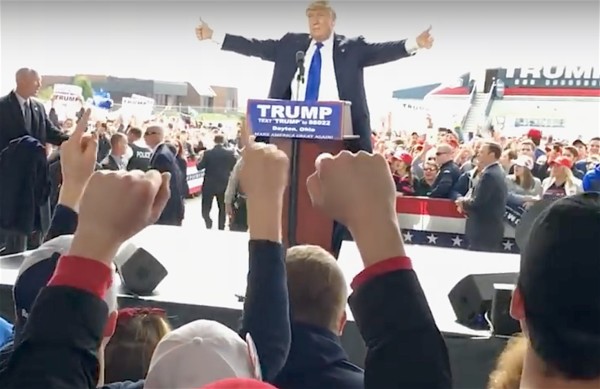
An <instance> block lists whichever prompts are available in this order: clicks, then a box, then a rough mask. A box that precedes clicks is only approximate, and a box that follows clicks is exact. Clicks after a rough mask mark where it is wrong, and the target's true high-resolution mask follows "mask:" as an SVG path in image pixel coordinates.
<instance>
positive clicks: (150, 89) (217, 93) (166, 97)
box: [42, 74, 238, 112]
mask: <svg viewBox="0 0 600 389" xmlns="http://www.w3.org/2000/svg"><path fill="white" fill-rule="evenodd" d="M81 76H84V77H86V78H87V79H88V80H90V82H91V83H92V86H93V88H94V90H97V91H98V90H101V89H102V90H103V91H105V92H108V93H110V96H111V98H112V99H113V101H114V102H115V104H117V105H118V104H119V103H120V102H121V99H122V98H123V97H130V96H131V95H132V94H137V95H141V96H146V97H150V98H152V99H154V101H155V104H156V106H171V107H192V108H193V109H194V110H196V111H197V112H229V111H235V112H237V110H238V91H237V88H232V87H225V86H210V85H207V84H204V83H200V82H195V81H191V82H169V81H158V80H143V79H137V78H122V77H113V76H102V75H87V74H86V75H81ZM75 77H76V76H54V75H45V76H42V84H43V85H42V88H45V87H49V86H53V85H55V84H72V83H73V79H74V78H75Z"/></svg>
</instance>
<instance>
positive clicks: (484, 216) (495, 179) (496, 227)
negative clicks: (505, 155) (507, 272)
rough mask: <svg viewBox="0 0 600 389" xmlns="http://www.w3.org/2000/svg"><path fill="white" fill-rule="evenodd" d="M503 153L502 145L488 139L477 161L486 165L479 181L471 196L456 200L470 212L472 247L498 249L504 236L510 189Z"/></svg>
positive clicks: (468, 228) (468, 225)
mask: <svg viewBox="0 0 600 389" xmlns="http://www.w3.org/2000/svg"><path fill="white" fill-rule="evenodd" d="M500 155H502V147H500V145H498V144H496V143H493V142H487V143H484V145H483V146H482V147H481V149H480V150H479V153H478V154H477V160H478V161H479V164H480V166H481V167H482V172H481V175H480V176H479V181H478V183H477V185H475V188H474V189H473V195H472V196H471V197H470V198H464V197H461V198H459V199H457V200H456V205H457V207H458V210H459V211H460V212H464V213H466V215H467V221H466V226H465V235H466V237H467V239H468V241H469V249H470V250H475V251H498V250H500V249H501V245H502V239H503V238H504V213H505V211H506V200H507V198H508V190H507V188H506V173H505V172H504V169H503V168H502V166H500V163H499V162H498V160H499V159H500Z"/></svg>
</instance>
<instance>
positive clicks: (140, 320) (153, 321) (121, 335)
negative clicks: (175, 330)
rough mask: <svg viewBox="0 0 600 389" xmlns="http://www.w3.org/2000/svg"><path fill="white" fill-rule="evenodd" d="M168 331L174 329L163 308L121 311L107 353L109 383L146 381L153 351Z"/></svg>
mask: <svg viewBox="0 0 600 389" xmlns="http://www.w3.org/2000/svg"><path fill="white" fill-rule="evenodd" d="M169 332H171V326H170V325H169V323H168V322H167V319H166V314H165V311H163V310H161V309H157V308H125V309H121V310H119V316H118V318H117V326H116V329H115V333H114V335H113V336H112V338H111V339H110V342H108V345H107V346H106V350H105V352H104V355H105V356H104V358H105V373H104V374H105V381H106V383H112V382H120V381H127V380H132V381H137V380H141V379H144V378H146V375H147V374H148V368H149V366H150V359H151V358H152V354H153V353H154V349H156V346H157V345H158V342H160V340H161V339H162V338H163V337H164V336H165V335H167V334H168V333H169Z"/></svg>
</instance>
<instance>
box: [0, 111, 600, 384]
mask: <svg viewBox="0 0 600 389" xmlns="http://www.w3.org/2000/svg"><path fill="white" fill-rule="evenodd" d="M88 115H89V112H88V113H85V114H84V115H83V117H82V119H81V120H80V121H79V123H78V124H77V128H76V129H75V131H73V132H72V134H71V136H70V139H69V140H68V141H66V142H65V143H63V145H62V146H61V160H60V163H61V166H62V171H63V184H62V185H61V188H60V194H59V200H58V204H57V206H56V208H55V210H54V217H53V219H52V222H51V226H50V230H49V231H48V234H47V235H46V237H45V243H44V244H43V245H42V246H41V247H40V248H39V249H37V250H35V251H33V252H32V253H31V254H30V255H28V256H27V257H26V259H25V261H24V263H23V265H22V266H21V271H20V274H19V277H18V280H17V283H16V284H15V287H14V296H15V312H17V317H16V322H15V327H14V329H13V331H12V332H11V335H10V336H9V339H3V343H6V344H4V345H3V347H2V350H1V352H0V386H1V387H3V388H40V387H44V388H59V387H60V388H77V389H80V388H84V387H88V388H94V387H104V388H142V387H144V388H263V387H264V388H268V387H277V388H280V389H284V388H312V387H323V388H354V387H356V388H359V387H360V388H363V387H364V388H382V389H383V388H417V387H420V388H434V387H439V388H447V387H451V386H452V374H451V371H450V365H449V360H448V353H447V350H446V346H445V343H444V340H443V337H442V336H441V334H440V332H439V331H438V329H437V327H436V325H435V322H434V320H433V316H432V315H431V312H430V310H429V308H428V304H427V300H426V299H425V297H424V294H423V292H422V290H421V287H420V285H419V281H418V279H417V277H416V275H415V273H414V271H413V270H412V266H411V261H410V259H409V258H408V257H407V256H406V253H405V249H404V244H403V240H402V237H401V234H400V229H399V226H398V220H397V217H396V212H395V202H396V188H395V185H394V180H393V176H392V174H391V171H390V168H389V166H390V165H389V161H388V160H386V158H384V157H383V156H382V155H381V154H377V153H376V154H368V153H358V154H351V153H349V152H342V153H340V154H339V155H337V156H329V157H324V158H322V159H320V160H319V162H318V163H317V164H316V169H317V171H316V172H315V174H313V175H312V176H311V177H310V179H309V181H308V182H307V187H308V190H309V192H310V193H311V197H312V199H313V204H314V206H317V207H319V208H320V209H322V210H323V211H324V212H326V213H327V214H328V215H329V216H330V217H332V218H334V219H336V220H339V221H341V222H343V223H344V224H345V225H347V226H348V228H349V229H350V231H351V232H352V234H353V236H354V237H355V239H356V243H357V245H358V247H359V250H360V252H361V256H362V259H363V262H364V266H365V270H363V271H362V272H361V273H360V274H358V275H357V276H356V277H355V278H354V280H353V281H352V283H351V286H352V293H351V295H350V296H349V299H348V302H349V304H350V308H351V309H352V312H353V316H354V320H356V322H357V324H358V328H359V330H360V332H361V335H362V337H363V339H364V340H365V344H366V345H367V347H368V355H367V358H366V365H365V369H364V371H363V370H362V369H360V368H359V367H357V366H355V365H353V364H352V363H350V361H349V360H348V357H347V355H346V354H345V352H344V350H343V348H342V346H341V343H340V340H339V335H340V334H341V332H342V331H343V329H344V324H345V320H346V314H345V307H346V301H347V298H348V292H347V290H346V285H347V283H346V280H345V279H344V276H343V274H342V272H341V269H340V268H339V266H338V265H337V262H336V260H335V258H333V257H332V256H331V254H329V253H328V252H326V251H325V250H323V249H321V248H319V247H315V246H296V247H293V248H291V249H289V250H288V251H287V252H285V251H284V250H282V246H281V231H282V226H281V212H282V208H283V200H284V199H283V194H284V191H285V187H286V185H287V179H288V171H289V160H288V158H287V156H286V155H285V154H284V153H283V152H282V151H280V150H278V149H277V148H276V147H275V146H273V145H266V144H262V143H253V142H252V141H251V140H250V139H248V140H247V141H245V142H244V143H245V144H246V147H245V149H244V151H243V153H242V154H243V156H242V158H243V160H244V163H243V164H241V166H240V167H239V175H238V178H239V181H240V183H239V184H240V186H241V188H243V190H244V193H245V195H246V197H247V203H248V207H247V208H248V221H249V239H250V241H249V273H248V285H247V290H246V299H245V302H244V312H243V316H242V318H243V320H242V327H241V328H242V329H241V330H240V331H239V332H234V331H232V330H230V329H228V328H227V327H225V326H223V325H222V324H219V323H217V322H212V321H207V320H198V321H194V322H191V323H188V324H186V325H184V326H182V327H180V328H177V329H172V328H170V325H169V323H168V313H167V312H164V311H162V310H160V309H152V308H127V309H121V310H119V309H118V307H117V305H116V293H115V290H114V288H115V286H116V283H117V282H116V279H115V278H114V277H115V270H114V266H113V265H112V260H113V258H114V256H115V255H116V253H117V252H118V248H119V246H120V245H121V244H122V243H123V242H125V241H126V240H127V239H128V238H130V237H131V236H133V235H135V234H136V233H137V232H139V231H140V230H141V229H143V228H144V227H145V226H147V225H149V224H152V223H155V222H156V221H157V220H158V219H159V218H160V217H161V214H162V213H163V209H164V207H165V206H166V205H167V203H168V201H169V197H170V193H169V192H170V185H169V182H170V178H171V177H170V173H168V172H167V173H162V174H161V173H159V172H158V171H156V170H154V169H151V170H149V171H148V172H146V173H143V172H140V171H132V172H129V173H126V174H125V173H122V174H119V173H115V172H111V171H108V170H101V171H97V172H94V171H95V170H96V164H97V149H98V147H99V142H98V139H97V137H96V136H94V135H91V134H85V133H84V129H85V127H86V122H87V120H88V118H87V116H88ZM489 144H491V142H490V143H489ZM357 203H361V204H365V206H367V207H368V208H369V212H364V210H363V209H362V208H359V207H356V206H355V204H357ZM599 214H600V195H599V194H598V193H585V194H579V195H575V196H569V197H565V198H563V199H560V200H557V201H556V202H555V203H554V204H553V205H552V206H551V207H550V208H549V209H548V210H547V212H546V214H545V215H544V216H543V217H542V219H541V220H540V221H539V223H538V225H537V226H536V227H534V228H533V229H532V231H531V233H530V238H529V243H528V248H527V250H526V251H525V252H524V253H523V254H522V263H521V273H520V277H519V281H518V288H517V291H516V292H515V294H514V296H513V302H512V314H513V316H514V317H515V318H517V319H518V320H520V322H521V326H522V328H524V329H526V331H525V332H524V336H523V337H522V338H518V346H515V345H514V343H516V342H517V341H515V342H511V344H510V347H509V348H507V350H506V351H505V353H504V354H503V356H502V358H501V359H500V361H499V364H498V370H497V371H495V372H494V373H493V374H492V375H491V378H490V387H491V388H516V387H519V385H520V387H532V388H551V387H554V388H558V387H561V388H571V387H572V388H575V387H590V388H591V387H596V386H597V385H598V384H599V382H600V370H599V366H600V365H599V364H598V359H599V357H600V343H599V342H598V339H599V337H600V332H599V328H600V309H599V307H598V304H597V297H598V293H597V286H598V284H599V282H600V272H599V271H598V266H597V261H595V259H596V258H595V257H593V258H592V257H590V256H589V254H590V253H592V252H594V253H595V252H597V250H596V249H597V248H598V240H597V236H598V233H600V224H599V219H598V215H599ZM566 224H567V225H569V228H567V229H565V228H564V226H565V225H566ZM71 234H73V235H71ZM595 248H596V249H595ZM567 257H568V258H570V260H569V261H565V260H564V258H567ZM557 285H561V286H562V287H561V288H557V287H556V286H557ZM385 296H396V297H395V298H394V307H395V308H394V309H390V307H389V303H390V302H389V301H388V300H389V298H386V297H385ZM507 354H510V356H508V355H507ZM507 361H509V362H507ZM515 366H516V367H515ZM511 385H512V386H511Z"/></svg>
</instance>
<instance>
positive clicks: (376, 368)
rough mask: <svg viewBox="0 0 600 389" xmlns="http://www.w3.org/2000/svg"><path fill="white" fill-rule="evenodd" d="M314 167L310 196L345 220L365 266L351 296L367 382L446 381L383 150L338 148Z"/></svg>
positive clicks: (378, 385)
mask: <svg viewBox="0 0 600 389" xmlns="http://www.w3.org/2000/svg"><path fill="white" fill-rule="evenodd" d="M317 170H318V172H319V173H318V174H317V173H315V174H313V175H312V176H311V177H310V178H309V179H308V182H307V185H308V191H309V193H310V194H311V199H312V200H313V203H315V204H317V205H318V206H319V207H320V208H321V209H322V210H323V211H325V212H327V214H328V215H329V216H331V217H332V218H333V219H334V220H339V221H340V222H341V223H343V224H344V225H346V226H347V227H348V229H349V230H350V232H351V234H352V236H353V237H354V239H355V241H356V244H357V246H358V249H359V251H360V255H361V257H362V261H363V264H364V267H365V269H364V270H363V271H362V272H361V273H359V274H358V275H357V276H356V277H355V278H354V280H353V282H352V288H353V290H354V292H353V293H352V295H351V296H350V299H349V304H350V308H351V309H352V313H353V315H354V319H355V320H356V324H357V326H358V328H359V331H360V333H361V335H362V337H363V339H364V341H365V344H366V345H367V347H368V350H367V357H366V364H365V388H366V389H388V388H411V389H412V388H450V387H452V379H451V372H450V362H449V358H448V352H447V349H446V345H445V343H444V340H443V337H442V335H441V334H440V332H439V330H438V329H437V327H436V324H435V321H434V319H433V315H432V314H431V311H430V309H429V306H428V303H427V300H426V299H425V295H424V293H423V290H422V289H421V285H420V283H419V280H418V278H417V275H416V274H415V272H414V271H413V269H412V263H411V260H410V259H409V258H408V257H407V256H406V253H405V250H404V245H403V240H402V237H401V235H400V228H399V226H398V220H397V215H396V211H395V188H394V183H393V180H392V177H391V173H390V171H389V167H388V165H387V162H386V161H385V159H384V157H383V156H381V155H367V154H358V155H351V154H349V153H347V152H342V153H340V154H339V155H338V156H336V157H333V158H331V157H329V158H323V159H322V160H321V161H320V163H319V162H318V163H317ZM356 204H362V206H361V207H357V206H356ZM390 296H394V297H393V298H391V297H390Z"/></svg>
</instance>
